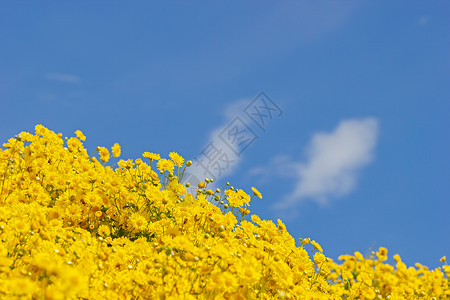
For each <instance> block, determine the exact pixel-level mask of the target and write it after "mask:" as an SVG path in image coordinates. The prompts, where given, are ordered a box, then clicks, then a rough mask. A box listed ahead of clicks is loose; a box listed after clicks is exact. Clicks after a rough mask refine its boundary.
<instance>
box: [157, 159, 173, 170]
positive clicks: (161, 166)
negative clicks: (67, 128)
mask: <svg viewBox="0 0 450 300" xmlns="http://www.w3.org/2000/svg"><path fill="white" fill-rule="evenodd" d="M157 166H158V170H160V171H169V172H173V168H174V167H175V166H174V164H173V161H171V160H168V159H165V158H163V159H160V160H159V161H158V164H157Z"/></svg>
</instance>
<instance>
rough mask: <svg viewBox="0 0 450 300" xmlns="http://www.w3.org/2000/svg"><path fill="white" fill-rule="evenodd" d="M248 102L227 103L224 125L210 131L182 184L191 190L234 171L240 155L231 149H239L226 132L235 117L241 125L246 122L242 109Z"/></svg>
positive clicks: (224, 112) (240, 158)
mask: <svg viewBox="0 0 450 300" xmlns="http://www.w3.org/2000/svg"><path fill="white" fill-rule="evenodd" d="M250 102H251V99H241V100H237V101H235V102H232V103H229V104H228V105H227V106H226V107H225V109H224V110H223V116H224V118H225V121H224V123H222V125H220V126H218V127H216V128H214V129H213V130H211V131H210V133H209V134H208V136H209V139H208V141H207V143H206V145H204V147H203V148H201V149H200V151H199V154H198V155H197V156H196V157H195V159H193V165H192V166H191V167H190V168H189V169H188V170H187V174H186V176H184V178H183V182H186V181H187V182H189V183H190V184H191V186H192V188H195V186H197V184H198V182H199V181H203V180H204V179H205V178H214V179H215V180H216V181H217V180H219V179H223V178H224V177H226V176H228V175H230V174H232V173H233V172H234V171H235V170H236V168H237V166H238V165H239V163H240V162H241V161H242V153H240V154H237V153H235V152H234V151H233V149H239V146H238V145H237V143H238V141H237V140H233V139H232V138H231V139H227V137H228V134H227V131H226V130H227V128H230V127H229V125H230V124H231V125H232V124H235V123H233V121H235V118H236V117H239V118H240V120H242V121H243V123H246V122H248V120H247V118H246V116H245V114H244V109H245V107H246V106H247V105H248V104H249V103H250ZM211 158H214V159H211ZM219 169H220V170H219Z"/></svg>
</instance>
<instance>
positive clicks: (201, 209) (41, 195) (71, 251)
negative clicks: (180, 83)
mask: <svg viewBox="0 0 450 300" xmlns="http://www.w3.org/2000/svg"><path fill="white" fill-rule="evenodd" d="M75 135H76V137H70V138H67V139H65V138H64V139H63V135H62V134H56V133H54V132H53V131H51V130H49V129H47V128H45V127H44V126H42V125H37V126H36V128H35V134H31V133H27V132H21V133H20V134H18V135H17V136H16V137H14V138H11V139H9V140H8V141H7V142H6V143H4V144H3V146H4V149H2V148H0V298H1V299H449V298H450V290H449V283H448V276H449V274H450V266H448V265H447V262H446V258H445V256H444V257H442V258H441V262H442V263H443V266H442V267H440V268H436V269H434V270H430V269H428V268H427V267H425V266H423V265H421V264H416V265H415V267H407V266H406V264H405V263H404V262H402V260H401V258H400V256H399V255H394V261H395V265H390V264H387V263H386V260H387V259H388V251H387V249H386V248H383V247H381V248H379V249H378V251H376V252H372V254H371V255H370V256H368V257H364V256H363V255H362V254H361V253H360V252H358V251H356V252H354V255H342V256H340V257H339V259H340V260H341V261H340V262H335V261H333V260H332V259H330V258H328V257H326V255H325V254H324V253H323V249H322V247H321V246H320V244H319V243H318V242H316V241H315V240H311V239H310V238H304V239H300V240H299V242H297V243H296V242H295V239H294V238H293V237H292V236H291V235H290V234H289V232H288V231H287V229H286V226H285V224H284V223H283V222H282V221H281V220H277V222H276V223H274V222H273V221H271V220H263V219H261V218H260V217H259V216H257V215H254V214H253V215H250V210H249V205H250V201H251V199H252V197H254V196H256V197H259V198H261V197H262V195H261V193H260V192H259V191H258V190H257V189H256V188H252V189H251V191H249V192H250V194H248V193H247V192H246V191H244V190H243V189H234V188H233V187H232V186H230V184H229V183H227V184H226V185H225V186H224V187H223V188H221V187H219V186H215V182H214V181H213V180H212V179H204V181H202V182H200V183H199V184H198V186H197V187H198V189H196V190H194V191H193V193H189V192H187V190H186V185H185V184H183V183H182V182H180V181H181V179H180V178H182V176H183V172H184V171H185V170H186V168H188V167H189V166H190V165H191V164H192V162H191V161H187V162H186V163H185V161H184V158H182V157H181V156H180V155H179V154H177V153H175V152H171V153H169V154H168V157H169V158H170V159H166V158H161V157H160V155H158V154H155V153H150V152H145V153H144V155H143V156H144V157H145V158H148V159H149V160H150V161H147V160H145V159H143V160H141V159H139V158H138V159H136V160H134V159H126V160H119V161H118V162H117V165H115V164H114V165H113V166H111V165H112V163H111V162H109V158H110V153H109V151H108V149H107V148H105V147H98V148H97V149H96V150H97V151H98V154H99V156H100V158H99V159H97V158H96V156H95V154H96V152H95V151H93V152H94V153H93V155H90V154H89V153H88V151H87V150H86V149H85V148H84V146H83V144H82V141H84V140H85V136H84V135H83V134H82V133H81V131H77V132H75ZM92 150H95V149H92ZM120 152H121V149H120V146H119V145H118V144H114V145H113V147H112V149H111V153H112V155H113V156H114V157H117V156H119V155H120ZM153 161H155V162H156V168H157V169H158V170H159V172H155V170H153V168H154V167H155V164H153V165H152V162H153ZM108 163H109V164H110V165H108ZM175 172H176V173H175ZM250 195H251V196H250Z"/></svg>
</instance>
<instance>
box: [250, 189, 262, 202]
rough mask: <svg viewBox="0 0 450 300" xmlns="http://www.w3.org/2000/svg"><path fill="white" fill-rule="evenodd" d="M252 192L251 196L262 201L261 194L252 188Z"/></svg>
mask: <svg viewBox="0 0 450 300" xmlns="http://www.w3.org/2000/svg"><path fill="white" fill-rule="evenodd" d="M252 191H253V195H255V196H256V197H259V198H260V199H262V195H261V193H260V192H259V191H258V190H257V189H256V188H254V187H252Z"/></svg>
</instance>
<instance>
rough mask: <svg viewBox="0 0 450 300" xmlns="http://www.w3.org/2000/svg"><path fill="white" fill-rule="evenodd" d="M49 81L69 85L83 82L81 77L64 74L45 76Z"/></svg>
mask: <svg viewBox="0 0 450 300" xmlns="http://www.w3.org/2000/svg"><path fill="white" fill-rule="evenodd" d="M44 78H45V79H47V80H54V81H60V82H67V83H78V82H80V81H81V79H80V77H79V76H77V75H73V74H63V73H47V74H45V76H44Z"/></svg>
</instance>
